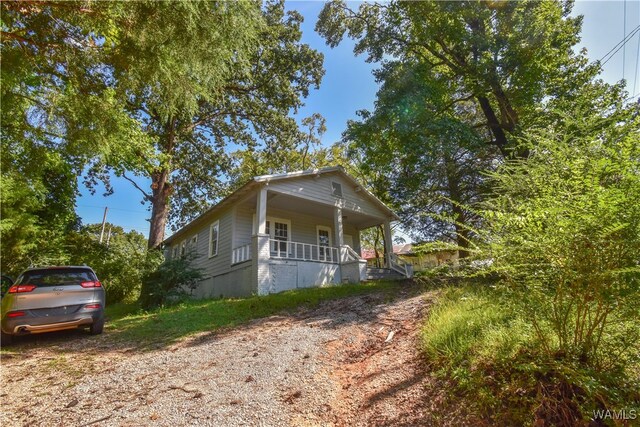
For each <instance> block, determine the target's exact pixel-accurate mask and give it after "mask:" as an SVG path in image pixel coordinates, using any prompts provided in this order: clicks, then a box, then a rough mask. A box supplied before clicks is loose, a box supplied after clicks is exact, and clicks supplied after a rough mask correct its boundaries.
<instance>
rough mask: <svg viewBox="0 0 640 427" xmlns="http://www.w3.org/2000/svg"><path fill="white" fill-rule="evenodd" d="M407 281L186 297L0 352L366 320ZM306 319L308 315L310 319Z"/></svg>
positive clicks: (188, 340)
mask: <svg viewBox="0 0 640 427" xmlns="http://www.w3.org/2000/svg"><path fill="white" fill-rule="evenodd" d="M419 289H420V288H419V286H418V285H416V284H415V283H413V282H411V281H404V282H394V283H380V284H366V285H344V286H336V287H327V288H310V289H304V290H300V291H293V292H284V293H281V294H273V295H268V296H264V297H250V298H244V299H231V300H200V301H189V302H186V303H184V304H182V305H178V306H175V307H169V308H167V309H163V310H158V311H155V312H149V313H142V314H138V315H134V316H130V317H124V318H120V319H114V320H112V321H111V319H109V318H108V317H107V322H106V325H105V331H104V333H103V334H102V335H97V336H92V335H89V334H88V333H87V331H86V330H66V331H58V332H51V333H45V334H33V335H24V336H19V337H16V339H15V341H14V343H12V344H11V345H8V346H3V349H2V351H3V355H9V356H11V355H16V354H23V355H25V356H28V355H29V354H30V353H35V352H38V351H43V350H44V351H46V350H52V351H54V352H58V351H65V352H74V351H78V352H87V351H89V352H92V351H96V352H100V351H109V350H114V351H123V350H124V351H128V352H148V351H155V350H161V349H163V348H169V347H172V346H175V345H176V344H178V345H184V346H198V345H201V344H205V343H207V342H209V341H210V340H215V339H220V338H222V337H224V336H226V335H228V334H232V333H233V332H234V331H236V330H239V329H240V330H247V329H252V328H258V327H261V326H264V325H269V324H271V323H274V324H275V323H277V322H282V320H283V319H290V320H292V321H306V320H309V319H312V320H313V321H319V322H322V321H326V322H325V323H324V324H322V325H321V327H325V328H337V327H339V326H341V325H345V324H357V323H364V322H367V321H368V319H370V318H371V316H372V315H374V314H375V311H376V307H377V306H380V305H384V304H386V303H388V302H390V301H392V300H397V299H399V298H407V297H409V296H411V295H415V293H416V292H418V291H419ZM309 321H311V320H309Z"/></svg>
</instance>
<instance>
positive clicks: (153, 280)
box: [139, 254, 204, 309]
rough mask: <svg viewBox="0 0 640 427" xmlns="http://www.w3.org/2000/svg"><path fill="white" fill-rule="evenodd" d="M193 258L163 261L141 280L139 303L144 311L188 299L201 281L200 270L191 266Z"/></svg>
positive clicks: (201, 274) (186, 257) (189, 256)
mask: <svg viewBox="0 0 640 427" xmlns="http://www.w3.org/2000/svg"><path fill="white" fill-rule="evenodd" d="M193 259H194V256H193V255H191V254H187V255H186V256H182V257H179V258H176V259H170V260H165V261H164V262H163V263H162V264H161V265H160V266H159V267H158V268H157V269H156V270H154V271H152V272H150V273H148V274H146V275H145V277H144V278H143V279H142V290H141V292H140V299H139V303H140V306H141V307H142V308H144V309H150V308H154V307H159V306H162V305H165V304H166V303H167V302H169V301H176V300H180V299H184V298H186V297H189V296H190V295H191V294H192V293H193V290H194V289H195V288H196V287H197V286H198V283H199V282H200V281H201V280H202V279H203V277H204V274H203V272H202V270H201V269H198V268H194V267H192V266H191V261H193Z"/></svg>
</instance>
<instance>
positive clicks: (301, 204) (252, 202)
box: [241, 192, 384, 230]
mask: <svg viewBox="0 0 640 427" xmlns="http://www.w3.org/2000/svg"><path fill="white" fill-rule="evenodd" d="M241 205H242V207H243V208H248V209H251V210H252V211H253V212H255V209H256V197H251V198H249V199H246V200H244V201H243V202H242V204H241ZM269 209H278V210H283V211H290V212H291V213H292V215H295V214H296V213H300V214H305V215H311V216H316V217H320V218H328V219H330V220H331V221H333V209H334V206H331V205H327V204H324V203H318V202H314V201H312V200H307V199H302V198H299V197H294V196H289V195H286V194H279V193H272V192H269V193H268V196H267V215H269ZM383 221H384V218H379V217H375V216H371V215H365V214H362V213H359V212H353V211H350V210H346V209H344V208H343V209H342V222H343V224H348V225H353V226H354V227H355V228H357V229H360V230H362V229H365V228H369V227H373V226H374V225H379V224H381V223H382V222H383Z"/></svg>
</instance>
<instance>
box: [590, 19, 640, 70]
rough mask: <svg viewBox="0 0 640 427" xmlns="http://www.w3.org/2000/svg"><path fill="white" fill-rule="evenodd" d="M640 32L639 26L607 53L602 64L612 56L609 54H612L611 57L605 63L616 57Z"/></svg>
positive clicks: (601, 59)
mask: <svg viewBox="0 0 640 427" xmlns="http://www.w3.org/2000/svg"><path fill="white" fill-rule="evenodd" d="M638 30H640V25H638V26H637V27H636V28H634V29H633V30H631V32H630V33H629V34H627V35H626V36H625V37H624V38H623V39H622V40H620V41H619V42H618V43H617V44H616V45H615V46H614V47H612V48H611V50H609V52H607V53H605V54H604V56H603V57H602V58H600V60H599V62H602V61H603V60H604V59H605V58H607V57H608V56H610V55H609V54H611V56H610V57H609V58H608V59H607V60H606V61H605V63H606V62H607V61H609V59H611V57H613V55H615V54H616V53H617V52H618V51H619V50H620V49H621V48H622V46H624V45H625V44H626V43H627V42H628V41H629V38H632V37H633V36H634V35H635V33H637V32H638ZM614 50H615V52H614Z"/></svg>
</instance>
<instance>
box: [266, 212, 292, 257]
mask: <svg viewBox="0 0 640 427" xmlns="http://www.w3.org/2000/svg"><path fill="white" fill-rule="evenodd" d="M272 224H273V226H272ZM265 225H266V227H265V233H266V234H268V235H269V236H270V238H271V240H276V241H275V242H272V243H271V251H272V252H287V242H289V241H291V234H290V232H289V230H290V229H291V221H289V220H286V219H278V218H269V219H268V220H267V223H266V224H265Z"/></svg>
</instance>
